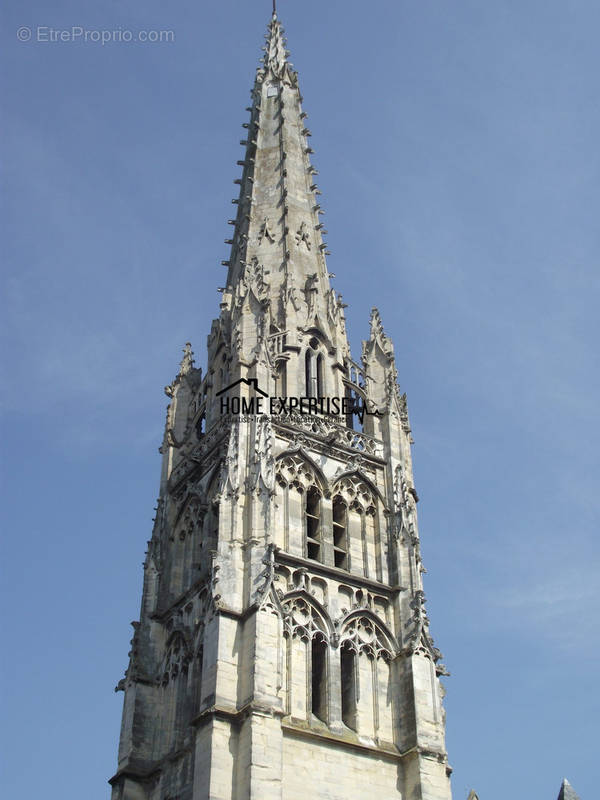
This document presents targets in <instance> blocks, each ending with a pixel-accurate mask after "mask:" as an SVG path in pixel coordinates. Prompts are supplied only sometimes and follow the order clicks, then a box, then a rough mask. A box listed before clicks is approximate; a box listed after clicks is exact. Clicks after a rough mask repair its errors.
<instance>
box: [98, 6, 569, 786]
mask: <svg viewBox="0 0 600 800" xmlns="http://www.w3.org/2000/svg"><path fill="white" fill-rule="evenodd" d="M249 112H250V117H249V121H248V123H246V125H245V128H246V134H245V147H246V152H245V157H244V159H243V160H242V162H241V166H242V177H241V179H240V194H239V197H238V198H237V201H236V204H235V205H236V207H237V215H236V217H235V219H233V220H231V223H232V236H231V256H230V259H229V260H228V262H227V263H226V266H227V279H226V282H225V286H224V287H223V290H222V300H221V308H220V315H219V317H218V319H216V320H215V321H214V322H213V325H212V329H211V333H210V335H209V337H208V361H207V370H206V372H205V373H204V374H203V373H202V371H201V370H200V369H197V368H196V367H195V365H194V359H193V354H192V351H191V347H190V346H189V345H186V348H185V351H184V357H183V360H182V362H181V367H180V370H179V373H178V374H177V376H176V378H175V380H174V381H173V382H172V383H171V384H170V385H169V386H167V387H166V388H165V391H166V394H167V395H168V397H169V406H168V409H167V421H166V426H165V434H164V439H163V443H162V447H161V453H162V472H161V486H160V495H159V499H158V505H157V509H156V518H155V524H154V529H153V532H152V537H151V539H150V541H149V542H148V551H147V554H146V561H145V566H144V588H143V598H142V607H141V613H140V620H139V622H136V623H134V635H133V639H132V647H131V652H130V662H129V666H128V669H127V672H126V675H125V677H124V678H123V680H122V681H121V682H120V683H119V687H118V688H119V689H122V690H124V692H125V701H124V711H123V723H122V732H121V742H120V748H119V761H118V771H117V773H116V775H115V776H114V777H113V778H112V779H111V783H112V787H113V800H271V799H272V800H301V799H303V798H304V797H305V796H306V795H307V794H312V796H314V797H319V798H329V800H342V798H344V800H361V799H362V798H365V799H366V798H367V797H368V798H371V797H373V796H374V795H375V796H379V797H382V798H390V800H391V798H399V800H450V780H449V774H450V769H449V767H448V761H447V756H446V751H445V744H444V727H445V725H444V710H443V702H442V701H443V689H442V686H441V683H440V680H439V678H440V676H441V675H443V674H445V670H444V667H443V665H442V664H441V662H440V657H441V654H440V653H439V651H438V650H436V648H435V647H434V645H433V641H432V638H431V635H430V632H429V620H428V617H427V613H426V610H425V596H424V594H423V585H422V573H423V571H424V569H423V565H422V561H421V554H420V544H419V534H418V527H417V513H416V503H417V499H418V498H417V493H416V491H415V488H414V482H413V475H412V462H411V443H412V439H411V435H410V425H409V421H408V414H407V408H406V397H405V396H404V395H401V394H400V391H399V389H398V384H397V370H396V364H395V356H394V348H393V345H392V342H391V341H390V339H389V337H388V336H387V335H386V333H385V331H384V328H383V325H382V322H381V319H380V317H379V314H378V312H377V311H376V310H375V309H374V310H373V313H372V315H371V320H370V331H369V336H368V339H367V340H366V341H365V342H364V343H363V351H362V357H361V361H360V364H359V363H356V362H354V361H353V360H352V358H351V354H350V348H349V346H348V341H347V337H346V322H345V317H344V309H345V304H344V303H343V302H342V298H341V296H340V295H339V294H337V293H336V292H335V291H334V290H333V289H332V288H331V285H330V275H329V273H328V271H327V265H326V255H327V249H326V248H327V245H326V244H325V243H324V241H323V236H324V234H325V230H324V227H323V223H322V221H321V217H322V209H321V206H320V199H319V195H320V192H319V190H318V187H317V185H316V174H317V173H316V170H315V169H314V168H313V167H312V165H311V162H310V154H311V149H310V145H309V137H310V131H309V130H308V128H307V127H306V114H305V113H304V111H303V109H302V100H301V97H300V92H299V88H298V78H297V75H296V73H295V72H294V71H293V70H292V68H291V66H290V64H289V63H288V61H287V54H286V51H285V43H284V40H283V34H282V29H281V25H280V22H279V20H278V19H277V17H276V16H274V17H273V19H272V20H271V23H270V25H269V29H268V34H267V42H266V46H265V57H264V60H263V63H262V65H261V67H260V68H259V70H258V72H257V76H256V82H255V85H254V88H253V90H252V100H251V106H250V108H249ZM264 395H267V397H264ZM259 397H260V398H262V401H264V404H265V408H264V409H263V411H266V412H267V413H266V414H265V413H262V414H254V413H253V412H251V413H249V414H248V415H247V419H244V418H242V419H240V418H239V417H236V416H231V415H227V414H224V410H225V411H227V410H229V411H231V410H232V408H233V405H232V404H234V402H235V403H238V404H242V402H243V403H246V407H247V408H251V409H253V410H256V408H255V406H252V405H251V404H252V403H256V401H257V398H259ZM301 397H302V398H305V399H307V400H308V399H310V400H311V401H312V402H313V403H314V407H313V408H312V412H316V411H317V410H319V413H311V414H305V415H303V416H297V415H296V416H294V415H290V414H289V413H287V414H279V413H273V414H270V413H269V412H270V411H271V409H270V407H269V399H270V398H288V399H289V398H301ZM318 398H323V399H325V400H329V401H330V400H331V399H332V398H338V399H340V400H341V399H342V398H346V399H347V401H351V403H352V404H355V403H356V404H359V405H360V406H362V407H363V409H364V408H366V409H367V410H368V412H369V413H368V414H367V415H366V416H364V419H363V422H362V424H361V423H360V422H359V420H358V418H357V416H356V415H353V414H352V413H351V411H352V410H351V409H350V413H348V414H345V413H343V411H342V413H341V415H340V417H339V418H338V417H337V416H336V417H332V416H328V415H327V414H325V413H323V409H317V406H316V404H317V402H318ZM286 402H287V400H286ZM224 403H225V404H226V405H225V409H224V405H223V404H224ZM227 404H229V405H228V406H227ZM309 409H310V406H309ZM274 410H275V411H278V408H277V407H276V408H275V409H274ZM286 410H288V411H289V409H286ZM346 410H347V409H346ZM565 800H567V798H566V797H565Z"/></svg>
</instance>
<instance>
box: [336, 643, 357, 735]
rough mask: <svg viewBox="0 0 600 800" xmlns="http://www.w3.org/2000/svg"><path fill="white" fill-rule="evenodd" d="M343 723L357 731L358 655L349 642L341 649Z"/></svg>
mask: <svg viewBox="0 0 600 800" xmlns="http://www.w3.org/2000/svg"><path fill="white" fill-rule="evenodd" d="M340 658H341V665H342V669H341V673H342V674H341V683H342V722H343V723H344V725H347V726H348V727H349V728H351V729H352V730H353V731H355V730H356V653H355V652H354V650H353V649H352V647H351V645H350V644H348V643H347V642H344V644H343V645H342V647H341V650H340Z"/></svg>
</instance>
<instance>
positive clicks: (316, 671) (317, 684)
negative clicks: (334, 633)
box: [310, 635, 327, 722]
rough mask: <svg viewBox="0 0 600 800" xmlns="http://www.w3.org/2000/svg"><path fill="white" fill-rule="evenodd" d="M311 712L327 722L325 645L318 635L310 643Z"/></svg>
mask: <svg viewBox="0 0 600 800" xmlns="http://www.w3.org/2000/svg"><path fill="white" fill-rule="evenodd" d="M310 655H311V711H312V713H313V714H314V715H315V717H318V719H320V720H321V722H327V643H326V642H325V640H324V638H323V637H321V636H320V635H318V636H315V637H314V638H313V640H312V642H311V654H310Z"/></svg>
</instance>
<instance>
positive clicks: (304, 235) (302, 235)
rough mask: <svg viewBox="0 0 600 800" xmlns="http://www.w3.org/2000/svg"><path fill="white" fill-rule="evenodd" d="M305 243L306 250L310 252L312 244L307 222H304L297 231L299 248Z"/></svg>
mask: <svg viewBox="0 0 600 800" xmlns="http://www.w3.org/2000/svg"><path fill="white" fill-rule="evenodd" d="M303 242H304V244H305V245H306V249H307V250H309V251H310V248H311V243H310V234H309V232H308V228H307V226H306V222H304V221H302V223H301V224H300V227H299V228H298V230H297V231H296V244H297V246H298V247H300V245H301V244H302V243H303Z"/></svg>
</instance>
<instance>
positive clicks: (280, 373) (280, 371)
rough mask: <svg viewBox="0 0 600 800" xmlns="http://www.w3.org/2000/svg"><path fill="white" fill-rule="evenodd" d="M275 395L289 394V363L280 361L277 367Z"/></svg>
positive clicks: (283, 395)
mask: <svg viewBox="0 0 600 800" xmlns="http://www.w3.org/2000/svg"><path fill="white" fill-rule="evenodd" d="M275 396H276V397H286V396H287V363H286V362H285V361H278V362H277V366H276V368H275Z"/></svg>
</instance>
